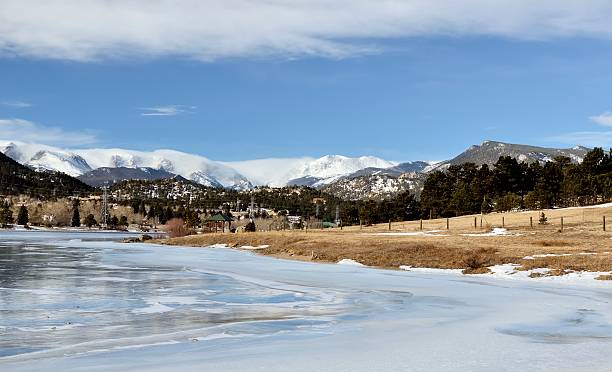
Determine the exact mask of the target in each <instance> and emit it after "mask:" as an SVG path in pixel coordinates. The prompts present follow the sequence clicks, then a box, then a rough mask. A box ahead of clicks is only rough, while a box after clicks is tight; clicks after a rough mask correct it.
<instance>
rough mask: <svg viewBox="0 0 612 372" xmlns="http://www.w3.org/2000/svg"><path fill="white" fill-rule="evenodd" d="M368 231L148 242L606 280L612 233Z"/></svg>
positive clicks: (396, 266)
mask: <svg viewBox="0 0 612 372" xmlns="http://www.w3.org/2000/svg"><path fill="white" fill-rule="evenodd" d="M371 230H372V231H361V230H354V229H353V230H348V231H347V230H345V231H338V230H335V231H323V230H321V231H309V232H303V231H285V232H278V231H272V232H255V233H240V234H230V233H225V234H201V235H191V236H186V237H181V238H168V239H158V240H155V241H154V242H156V243H159V244H162V245H166V246H184V247H208V246H214V245H224V246H226V247H228V248H236V249H240V250H248V251H253V252H255V253H257V254H261V255H264V256H271V257H276V258H281V259H290V260H298V261H308V262H318V263H330V264H336V263H341V264H354V265H360V266H361V265H362V266H367V267H373V268H381V269H392V270H409V271H430V272H433V271H440V272H455V273H459V274H461V273H462V274H464V275H477V276H485V277H486V276H490V277H512V278H518V277H522V278H525V279H528V280H531V279H534V280H538V279H546V278H548V280H550V279H554V281H572V280H574V279H576V280H581V281H582V280H584V279H585V278H588V279H595V278H597V279H599V280H598V282H608V281H609V280H612V240H611V239H612V238H611V237H610V236H611V235H612V234H609V233H605V232H597V231H584V230H582V229H575V230H571V229H568V230H566V231H564V232H563V233H561V232H558V231H554V230H553V231H551V230H550V229H548V230H535V231H533V230H523V229H503V228H493V229H490V230H489V229H487V230H481V231H477V232H475V231H474V230H468V231H450V232H449V231H446V230H429V231H392V232H384V231H379V229H378V230H377V227H375V228H374V229H371ZM608 283H609V282H608Z"/></svg>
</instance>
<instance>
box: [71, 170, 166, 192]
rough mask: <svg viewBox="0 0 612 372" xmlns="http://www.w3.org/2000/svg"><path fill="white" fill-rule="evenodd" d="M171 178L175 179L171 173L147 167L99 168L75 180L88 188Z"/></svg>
mask: <svg viewBox="0 0 612 372" xmlns="http://www.w3.org/2000/svg"><path fill="white" fill-rule="evenodd" d="M172 177H175V175H174V174H173V173H170V172H167V171H165V170H163V169H154V168H148V167H141V168H127V167H117V168H110V167H101V168H98V169H94V170H92V171H89V172H87V173H85V174H82V175H80V176H78V177H77V178H78V179H79V180H81V181H83V182H84V183H86V184H88V185H90V186H93V187H100V186H104V185H105V184H108V185H112V184H115V183H117V182H121V181H127V180H159V179H165V178H172Z"/></svg>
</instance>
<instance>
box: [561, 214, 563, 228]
mask: <svg viewBox="0 0 612 372" xmlns="http://www.w3.org/2000/svg"><path fill="white" fill-rule="evenodd" d="M561 231H563V217H561Z"/></svg>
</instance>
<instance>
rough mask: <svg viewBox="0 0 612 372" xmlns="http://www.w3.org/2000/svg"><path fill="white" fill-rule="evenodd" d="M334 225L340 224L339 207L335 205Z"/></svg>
mask: <svg viewBox="0 0 612 372" xmlns="http://www.w3.org/2000/svg"><path fill="white" fill-rule="evenodd" d="M336 224H337V225H339V224H340V206H339V205H336Z"/></svg>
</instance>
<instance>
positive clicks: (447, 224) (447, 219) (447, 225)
mask: <svg viewBox="0 0 612 372" xmlns="http://www.w3.org/2000/svg"><path fill="white" fill-rule="evenodd" d="M448 221H449V218H448V217H446V230H448V227H449V223H448Z"/></svg>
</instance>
